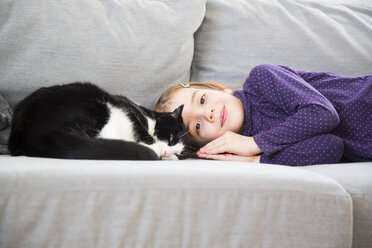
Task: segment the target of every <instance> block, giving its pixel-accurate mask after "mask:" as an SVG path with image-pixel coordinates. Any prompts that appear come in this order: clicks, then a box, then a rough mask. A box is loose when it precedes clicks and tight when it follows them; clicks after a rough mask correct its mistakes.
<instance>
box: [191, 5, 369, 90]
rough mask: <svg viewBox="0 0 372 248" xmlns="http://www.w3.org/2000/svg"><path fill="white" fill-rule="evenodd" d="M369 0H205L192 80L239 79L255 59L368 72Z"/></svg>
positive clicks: (349, 72) (350, 72) (343, 71)
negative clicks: (204, 11)
mask: <svg viewBox="0 0 372 248" xmlns="http://www.w3.org/2000/svg"><path fill="white" fill-rule="evenodd" d="M371 41H372V5H371V1H369V0H355V1H354V0H318V1H312V0H294V1H289V0H277V1H262V0H236V1H226V0H209V1H207V12H206V17H205V20H204V22H203V24H202V26H201V28H200V29H199V30H198V32H197V33H196V36H195V57H194V62H193V69H192V79H193V80H200V81H210V80H213V81H227V82H231V83H237V85H238V86H239V83H242V82H243V81H244V79H245V78H246V77H247V76H248V73H249V71H250V70H251V69H252V68H253V67H254V66H255V65H257V64H262V63H272V64H282V65H288V66H290V67H293V68H297V69H304V70H310V71H332V72H335V73H339V74H343V75H355V76H359V75H362V74H372V45H371Z"/></svg>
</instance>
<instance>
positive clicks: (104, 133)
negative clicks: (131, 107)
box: [98, 103, 135, 142]
mask: <svg viewBox="0 0 372 248" xmlns="http://www.w3.org/2000/svg"><path fill="white" fill-rule="evenodd" d="M107 106H108V108H109V110H110V118H109V120H108V121H107V123H106V125H105V126H104V127H103V128H102V130H101V132H100V133H99V134H98V138H104V139H119V140H126V141H133V142H135V136H134V134H133V126H132V122H131V120H130V119H129V117H128V116H127V115H126V114H125V112H123V110H122V109H118V108H116V107H114V106H112V105H111V104H109V103H108V104H107Z"/></svg>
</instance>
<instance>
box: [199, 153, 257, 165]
mask: <svg viewBox="0 0 372 248" xmlns="http://www.w3.org/2000/svg"><path fill="white" fill-rule="evenodd" d="M197 154H198V156H199V158H207V159H214V160H225V161H245V162H252V163H259V162H260V157H261V156H259V155H258V156H248V157H246V156H239V155H234V154H229V153H225V154H206V153H199V152H198V153H197Z"/></svg>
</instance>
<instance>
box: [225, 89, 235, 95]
mask: <svg viewBox="0 0 372 248" xmlns="http://www.w3.org/2000/svg"><path fill="white" fill-rule="evenodd" d="M223 91H224V92H225V93H227V94H230V95H232V93H233V92H232V90H231V89H230V88H224V89H223Z"/></svg>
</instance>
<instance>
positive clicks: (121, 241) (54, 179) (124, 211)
mask: <svg viewBox="0 0 372 248" xmlns="http://www.w3.org/2000/svg"><path fill="white" fill-rule="evenodd" d="M0 220H1V221H0V247H28V248H30V247H40V246H44V247H93V246H100V247H159V248H166V247H172V248H173V247H246V245H247V244H249V247H276V248H280V247H283V248H290V247H293V248H295V247H296V248H297V247H301V248H307V247H309V248H310V247H327V248H350V247H351V241H352V222H353V219H352V201H351V198H350V196H349V194H348V193H347V192H346V191H345V190H344V188H343V187H341V185H340V184H338V183H337V182H336V181H334V180H332V179H330V178H328V177H325V176H322V175H320V174H317V173H314V172H311V171H306V170H301V169H299V168H293V167H285V166H276V165H260V164H246V163H233V162H217V161H193V160H188V161H177V162H173V161H159V162H156V163H154V162H144V161H105V162H102V161H84V160H81V161H78V160H74V161H71V160H60V159H40V158H26V157H9V156H2V157H0Z"/></svg>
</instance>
